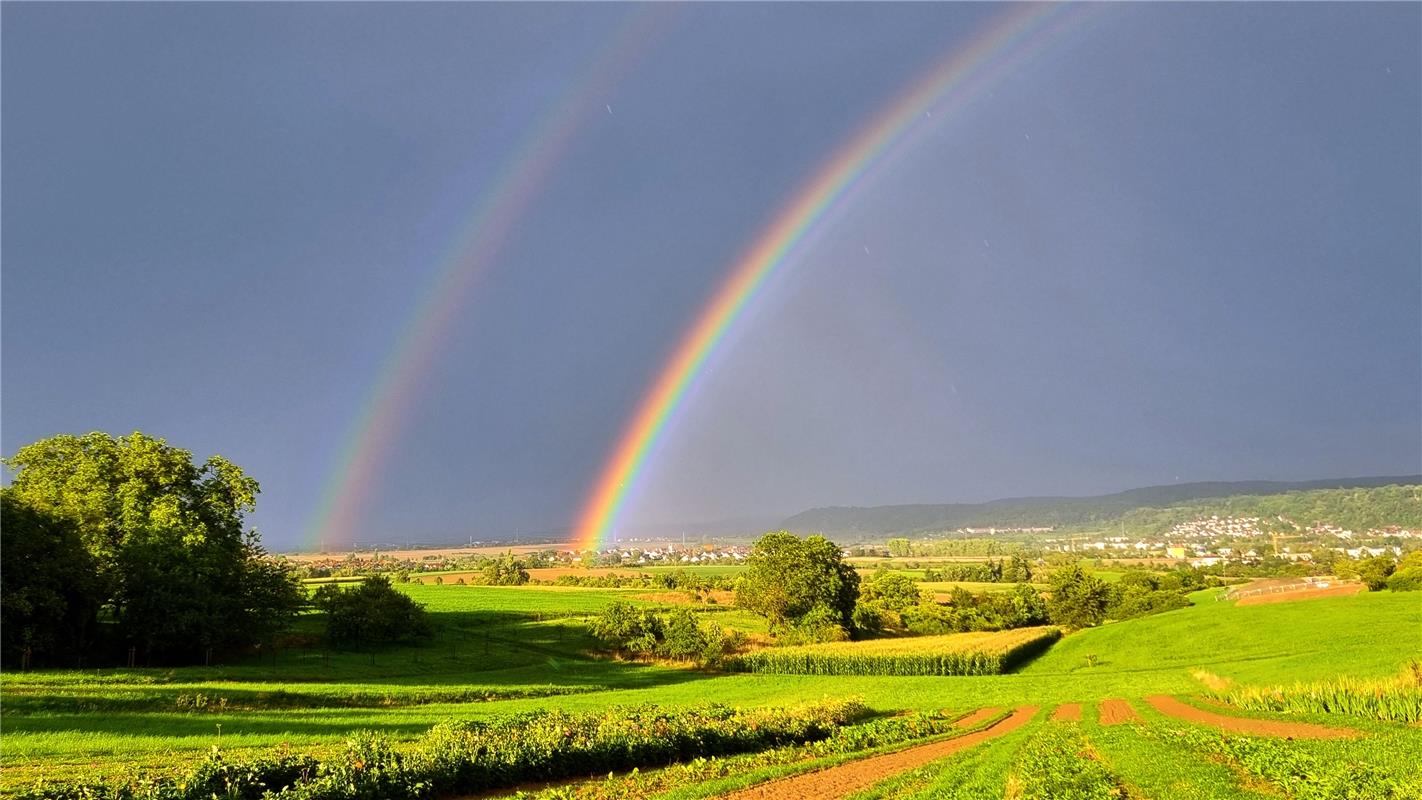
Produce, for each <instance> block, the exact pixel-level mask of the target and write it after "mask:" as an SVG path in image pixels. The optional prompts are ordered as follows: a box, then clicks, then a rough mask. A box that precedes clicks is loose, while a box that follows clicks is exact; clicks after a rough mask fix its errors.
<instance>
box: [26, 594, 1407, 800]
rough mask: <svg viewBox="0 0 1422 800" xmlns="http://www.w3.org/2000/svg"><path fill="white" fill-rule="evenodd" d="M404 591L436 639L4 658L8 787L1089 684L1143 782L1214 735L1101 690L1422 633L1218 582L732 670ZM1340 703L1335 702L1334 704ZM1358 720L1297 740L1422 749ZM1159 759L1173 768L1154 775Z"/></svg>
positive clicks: (1357, 606) (984, 774) (1307, 664)
mask: <svg viewBox="0 0 1422 800" xmlns="http://www.w3.org/2000/svg"><path fill="white" fill-rule="evenodd" d="M402 590H404V591H407V592H408V593H410V594H411V595H412V596H414V597H415V598H416V599H418V600H419V601H420V602H422V603H425V604H426V605H427V606H428V607H429V609H430V610H431V612H433V616H434V619H435V621H436V625H437V628H438V632H437V636H436V638H435V640H434V641H433V642H432V643H431V644H429V645H428V646H423V647H402V648H395V649H391V650H386V651H381V652H378V653H376V654H374V655H373V656H372V655H370V654H363V653H326V652H323V651H321V650H298V649H293V650H287V651H280V652H277V653H275V654H265V655H263V656H262V657H261V658H260V659H257V658H252V659H248V660H246V661H244V662H239V663H232V664H226V665H222V666H215V667H188V668H181V669H135V670H103V671H94V670H85V671H44V672H34V673H18V672H7V673H6V674H4V676H3V678H0V691H3V706H0V725H3V730H4V737H3V739H0V766H3V770H0V791H2V792H5V793H12V792H14V791H15V790H17V789H18V788H20V787H24V786H28V785H32V784H33V782H34V781H35V780H36V779H37V778H39V777H41V776H47V777H59V778H65V777H74V776H93V775H116V774H120V773H122V772H124V771H126V770H127V769H129V767H130V766H136V767H140V768H141V767H153V768H163V767H169V766H171V765H172V764H174V763H180V762H181V761H182V760H184V759H186V758H189V757H191V756H193V755H195V754H198V753H201V752H203V751H206V750H208V749H209V748H211V747H212V746H213V745H217V744H220V745H221V746H222V747H223V748H226V749H229V750H231V751H236V752H237V754H239V755H240V754H241V753H242V752H244V751H249V750H254V749H258V748H266V747H270V746H273V745H278V744H282V743H287V744H289V745H290V746H291V747H292V748H294V749H299V750H301V751H302V752H311V753H315V754H318V755H319V754H321V753H328V752H332V751H334V750H336V749H338V748H339V747H340V746H341V743H342V741H343V740H344V739H345V738H346V737H347V736H348V735H349V734H350V733H351V732H352V731H354V730H358V729H365V730H372V731H377V732H382V733H385V734H388V735H391V736H393V737H395V738H397V739H412V738H414V737H417V736H419V735H420V734H422V733H423V732H424V731H426V730H427V729H429V728H430V727H431V726H433V725H435V724H436V723H439V722H441V721H443V720H447V719H451V718H456V719H493V718H496V717H502V716H506V715H508V714H512V713H516V712H526V711H531V710H537V709H541V708H549V707H557V708H560V709H565V710H568V711H572V712H579V711H600V710H602V709H604V708H606V707H608V706H609V705H631V704H641V703H658V704H663V705H668V706H685V705H691V704H696V703H703V702H706V701H708V700H714V701H717V702H721V703H726V704H730V705H734V706H778V705H786V704H793V703H801V702H813V701H818V700H821V699H823V698H826V697H847V696H858V697H860V698H862V699H863V700H864V701H865V702H866V703H867V704H868V705H869V706H870V707H872V708H874V709H877V710H879V711H886V712H887V711H896V710H902V709H919V710H940V709H950V710H956V711H962V712H965V711H968V710H971V709H974V708H980V707H984V706H992V707H998V708H1012V707H1017V706H1024V705H1033V706H1040V707H1043V708H1051V707H1055V706H1056V705H1059V704H1062V703H1082V704H1084V705H1085V706H1086V707H1087V708H1088V713H1087V714H1086V718H1085V719H1084V720H1083V722H1082V723H1080V724H1081V725H1082V726H1083V729H1084V730H1085V735H1086V736H1087V739H1088V740H1089V741H1090V743H1091V746H1092V747H1093V748H1095V750H1097V751H1099V752H1100V755H1101V757H1102V758H1103V759H1104V762H1103V763H1107V762H1109V764H1110V768H1111V770H1112V773H1111V774H1113V775H1117V776H1118V777H1120V778H1122V779H1123V780H1127V781H1128V782H1130V783H1132V784H1133V785H1136V786H1140V787H1145V786H1152V787H1160V786H1168V785H1169V783H1168V782H1169V781H1170V780H1171V779H1172V776H1171V775H1169V774H1165V773H1164V772H1161V770H1160V769H1159V767H1158V766H1153V765H1156V761H1155V756H1152V755H1151V753H1152V752H1155V751H1154V750H1151V748H1156V749H1157V750H1159V751H1160V752H1172V750H1171V748H1175V749H1177V750H1178V749H1180V748H1196V750H1198V748H1200V747H1204V746H1205V745H1201V744H1199V743H1198V742H1195V743H1190V742H1184V741H1183V740H1174V739H1165V740H1162V742H1163V743H1147V744H1142V743H1141V741H1146V739H1144V738H1142V737H1135V738H1132V737H1126V736H1124V734H1121V733H1120V732H1119V731H1120V730H1121V729H1118V728H1116V727H1108V726H1100V725H1099V724H1098V723H1097V722H1095V718H1094V715H1093V713H1092V712H1091V711H1090V710H1089V709H1091V708H1092V707H1093V704H1095V703H1097V702H1099V701H1100V700H1102V699H1105V698H1126V699H1128V700H1130V701H1131V703H1132V704H1133V706H1134V707H1135V708H1137V710H1138V711H1139V712H1140V713H1141V714H1142V715H1143V716H1144V717H1145V718H1146V720H1147V721H1148V722H1151V721H1152V720H1155V722H1153V723H1152V727H1159V728H1160V729H1161V730H1165V729H1167V728H1170V727H1171V726H1172V725H1173V726H1176V727H1181V726H1184V724H1183V723H1175V722H1171V723H1169V724H1166V723H1165V722H1164V721H1161V720H1159V719H1157V718H1158V717H1159V715H1158V714H1155V713H1154V712H1153V711H1152V710H1151V709H1150V708H1148V707H1147V706H1146V705H1145V704H1144V703H1143V702H1141V698H1144V697H1147V696H1151V695H1157V694H1165V695H1176V696H1191V695H1204V694H1206V693H1207V688H1206V687H1205V686H1204V685H1203V684H1202V683H1201V682H1200V680H1199V679H1197V678H1196V677H1195V673H1197V672H1208V673H1210V674H1211V675H1213V676H1218V677H1219V678H1222V679H1227V680H1230V681H1233V682H1234V685H1236V686H1249V685H1256V686H1263V685H1270V686H1272V685H1282V684H1290V683H1293V682H1300V681H1302V682H1312V681H1328V680H1332V679H1334V678H1337V677H1338V676H1340V675H1345V674H1346V675H1350V676H1353V677H1355V678H1358V679H1371V678H1378V679H1381V678H1387V677H1391V676H1394V675H1396V674H1398V672H1399V671H1400V670H1401V669H1402V668H1403V667H1404V665H1405V664H1406V663H1407V662H1408V660H1409V659H1412V658H1416V657H1417V656H1418V651H1419V634H1422V603H1419V597H1418V596H1417V595H1408V594H1393V593H1387V592H1383V593H1364V594H1361V595H1357V596H1354V597H1339V598H1323V599H1317V600H1311V601H1306V602H1298V603H1285V604H1278V605H1263V606H1248V607H1241V606H1236V605H1234V604H1232V603H1229V602H1218V601H1214V600H1212V599H1207V598H1208V597H1209V595H1204V596H1202V597H1201V598H1199V601H1198V602H1197V604H1196V605H1193V606H1191V607H1189V608H1185V609H1180V610H1177V611H1172V612H1168V613H1165V614H1161V615H1158V616H1154V617H1146V618H1143V619H1137V620H1132V621H1128V622H1122V623H1115V624H1111V625H1107V626H1104V627H1101V628H1096V629H1091V630H1086V631H1082V632H1079V633H1074V634H1071V635H1069V636H1067V637H1065V638H1063V639H1062V640H1061V641H1060V642H1058V643H1057V644H1055V645H1054V646H1053V647H1052V648H1051V649H1049V650H1048V651H1047V652H1046V653H1045V654H1044V655H1042V656H1040V657H1039V658H1037V659H1036V660H1035V661H1033V662H1031V663H1030V664H1028V665H1027V666H1025V667H1024V668H1022V669H1021V670H1020V671H1019V672H1017V673H1014V674H1010V675H985V676H972V677H895V676H866V675H852V676H851V675H840V676H819V675H761V674H719V673H707V672H700V671H697V670H692V669H683V668H675V667H669V666H660V665H648V664H637V663H627V662H619V661H612V660H605V659H597V658H592V657H589V656H588V655H587V651H588V650H589V649H590V648H591V647H592V642H591V640H590V639H589V638H588V637H587V635H586V633H585V631H584V628H583V625H582V620H583V619H584V618H585V617H586V616H587V615H589V614H592V613H595V612H596V611H598V610H599V609H601V608H603V607H604V606H606V605H607V604H608V603H610V602H613V601H614V600H619V599H630V600H632V601H633V602H640V603H644V604H645V603H646V601H645V600H640V599H638V598H637V595H638V594H645V592H643V591H642V590H615V589H580V588H564V587H542V586H540V587H473V586H451V585H445V586H405V587H402ZM711 608H715V607H711ZM744 614H745V612H741V611H737V610H734V609H729V608H724V609H723V610H719V611H718V612H717V616H716V617H715V618H717V619H725V620H727V623H726V624H728V625H729V626H731V627H736V624H735V622H734V621H735V620H736V619H737V618H738V615H744ZM743 622H745V621H744V620H743ZM307 624H314V621H308V623H307ZM1249 713H1251V714H1260V715H1263V714H1267V712H1258V711H1250V712H1249ZM1041 716H1043V717H1044V716H1045V712H1044V713H1043V715H1041ZM1313 716H1317V715H1313ZM1313 716H1310V715H1308V714H1303V715H1297V714H1296V715H1294V718H1300V719H1305V718H1310V719H1311V718H1313ZM1329 716H1333V717H1336V716H1337V715H1323V717H1324V718H1327V717H1329ZM1347 719H1348V720H1349V721H1350V724H1353V725H1355V726H1359V727H1362V728H1363V729H1365V730H1367V731H1369V732H1373V733H1375V734H1376V735H1375V736H1373V737H1371V738H1369V739H1365V740H1361V741H1357V742H1352V743H1349V744H1338V743H1314V744H1308V745H1302V744H1300V745H1298V748H1299V751H1300V752H1301V753H1307V754H1311V755H1309V756H1308V757H1309V758H1313V759H1314V760H1315V761H1318V763H1320V764H1323V763H1333V761H1336V760H1337V759H1342V758H1349V757H1352V758H1357V757H1363V756H1359V755H1358V754H1359V753H1363V754H1364V755H1366V753H1367V752H1370V751H1367V750H1366V748H1367V747H1370V746H1372V745H1369V744H1368V742H1374V743H1381V744H1378V745H1377V746H1380V747H1381V746H1385V747H1386V748H1388V749H1389V752H1395V753H1403V754H1411V753H1414V752H1416V753H1417V754H1418V755H1419V759H1422V745H1419V740H1422V734H1419V733H1418V731H1417V729H1416V728H1407V727H1404V726H1388V725H1385V724H1383V723H1378V722H1372V721H1368V720H1362V721H1356V720H1354V719H1353V718H1351V717H1349V718H1347ZM1157 722H1158V723H1159V724H1158V725H1157V724H1155V723H1157ZM1034 735H1035V734H1034ZM1030 738H1031V737H1025V738H1024V736H1018V735H1017V734H1013V735H1012V736H1009V737H1003V739H1002V740H1001V742H998V743H995V744H993V745H992V746H991V748H990V749H989V750H985V751H981V752H979V751H974V753H973V754H967V755H965V756H964V757H963V760H962V761H961V762H954V763H953V764H950V765H947V766H945V767H944V769H945V770H948V772H947V773H945V772H943V771H941V770H937V771H935V770H930V771H929V772H930V773H931V774H929V773H925V774H924V776H923V779H922V781H921V782H920V784H921V785H918V788H919V789H922V790H923V791H925V792H926V791H929V790H930V789H931V788H932V787H933V786H935V785H938V784H941V783H943V782H944V781H947V782H948V783H953V782H954V781H958V780H959V779H958V778H954V777H952V776H953V775H960V774H961V776H963V777H962V780H963V781H967V780H969V778H970V777H972V776H977V777H975V778H972V780H976V781H982V780H986V781H988V782H989V783H991V782H993V781H997V780H999V779H1000V778H1002V777H1003V776H1004V775H1006V774H1007V773H1009V772H1011V770H1012V769H1015V768H1018V767H1016V766H1014V764H1016V762H1015V761H1014V760H1013V759H1014V758H1016V756H1015V755H1010V754H1004V752H1005V751H1007V750H1009V749H1010V746H1011V743H1012V742H1016V741H1026V740H1030ZM1137 739H1140V740H1141V741H1137ZM1152 741H1153V740H1152ZM999 748H1000V749H999ZM1349 748H1352V749H1351V750H1350V749H1349ZM1359 748H1364V749H1363V750H1359ZM1192 752H1194V751H1192ZM1350 754H1351V755H1350ZM1202 758H1203V756H1202ZM1330 759H1332V760H1330ZM1205 760H1208V759H1207V758H1206V759H1205ZM1019 766H1020V765H1019ZM949 767H951V769H949ZM1152 769H1154V770H1156V771H1157V772H1159V773H1160V774H1158V775H1156V776H1155V777H1152V775H1151V770H1152ZM1320 769H1322V767H1320ZM950 773H951V774H950ZM1222 774H1223V773H1221V772H1220V771H1219V770H1211V769H1209V768H1206V767H1201V768H1200V769H1198V770H1196V771H1195V772H1193V773H1191V777H1190V778H1189V780H1190V781H1193V782H1194V783H1192V785H1194V786H1197V788H1198V787H1205V788H1199V789H1198V791H1197V792H1196V793H1195V794H1186V793H1178V794H1176V795H1169V794H1161V793H1160V792H1161V791H1163V790H1159V789H1157V790H1156V791H1155V792H1153V793H1147V794H1146V795H1144V796H1151V797H1165V796H1180V797H1191V796H1200V797H1205V796H1225V797H1236V796H1237V797H1246V796H1251V795H1248V794H1241V793H1238V792H1236V793H1234V794H1220V793H1214V794H1211V793H1210V791H1209V789H1208V787H1209V786H1211V785H1214V784H1215V783H1218V782H1219V781H1220V780H1223V778H1222V777H1221V776H1222ZM1234 774H1235V773H1230V775H1234ZM944 775H947V777H944ZM1230 779H1231V780H1233V779H1234V778H1230ZM1260 780H1262V781H1265V782H1266V783H1267V780H1265V779H1264V778H1261V779H1260ZM960 782H961V781H960ZM954 785H957V784H954ZM905 791H907V789H905ZM1180 791H1181V792H1183V790H1180ZM1191 791H1195V790H1194V789H1192V790H1191ZM1241 791H1242V790H1241ZM895 796H899V795H895ZM902 796H910V795H908V794H904V795H902ZM965 796H967V795H965ZM1285 796H1288V795H1287V792H1285ZM1399 796H1402V795H1399Z"/></svg>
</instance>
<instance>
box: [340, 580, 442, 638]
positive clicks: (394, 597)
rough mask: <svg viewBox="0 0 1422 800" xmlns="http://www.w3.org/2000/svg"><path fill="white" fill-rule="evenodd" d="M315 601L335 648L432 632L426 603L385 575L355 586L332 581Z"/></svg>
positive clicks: (418, 636) (420, 636) (421, 635)
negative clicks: (419, 601)
mask: <svg viewBox="0 0 1422 800" xmlns="http://www.w3.org/2000/svg"><path fill="white" fill-rule="evenodd" d="M312 602H313V604H314V605H315V606H316V607H317V608H319V609H320V610H322V611H324V612H326V640H327V641H328V642H330V643H331V645H332V646H335V647H352V648H361V647H370V646H376V645H385V644H394V643H396V642H407V641H412V640H416V639H420V638H423V637H426V636H429V634H430V630H431V628H430V621H429V616H428V615H427V614H426V613H425V609H424V606H422V605H420V604H419V603H416V602H415V601H414V600H413V599H411V598H410V596H409V595H406V594H404V593H403V592H401V591H400V590H398V589H396V588H395V587H393V586H391V585H390V579H389V578H386V577H383V576H377V577H373V578H367V579H366V580H365V581H364V582H363V583H361V584H360V585H359V586H356V587H354V588H351V589H342V588H341V587H340V586H339V585H338V584H334V583H328V584H326V585H324V586H322V587H321V588H320V589H318V590H317V591H316V595H315V597H313V598H312Z"/></svg>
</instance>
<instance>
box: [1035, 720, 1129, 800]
mask: <svg viewBox="0 0 1422 800" xmlns="http://www.w3.org/2000/svg"><path fill="white" fill-rule="evenodd" d="M1007 783H1008V785H1009V786H1010V787H1013V789H1014V791H1012V792H1011V794H1012V795H1013V796H1014V797H1018V798H1021V800H1061V799H1062V798H1078V799H1079V800H1111V799H1112V798H1121V797H1126V796H1127V794H1126V788H1125V785H1124V784H1123V783H1122V782H1121V780H1120V779H1119V778H1118V777H1116V775H1115V774H1113V773H1112V772H1111V770H1110V769H1108V768H1107V766H1106V765H1105V764H1104V763H1103V762H1102V760H1101V758H1100V757H1099V756H1098V755H1097V753H1096V751H1095V750H1093V749H1092V747H1091V745H1090V744H1089V743H1088V742H1087V741H1086V739H1085V737H1083V736H1082V734H1081V730H1080V729H1079V728H1078V727H1077V726H1076V725H1072V724H1069V723H1064V722H1049V723H1047V724H1046V725H1045V726H1043V728H1042V729H1041V730H1040V731H1039V732H1038V733H1037V734H1036V735H1034V736H1033V737H1032V738H1031V740H1029V741H1028V742H1027V744H1026V745H1025V746H1023V748H1022V750H1021V751H1020V752H1019V753H1018V756H1017V760H1016V762H1015V763H1014V764H1013V766H1012V772H1011V773H1010V774H1009V775H1008V778H1007Z"/></svg>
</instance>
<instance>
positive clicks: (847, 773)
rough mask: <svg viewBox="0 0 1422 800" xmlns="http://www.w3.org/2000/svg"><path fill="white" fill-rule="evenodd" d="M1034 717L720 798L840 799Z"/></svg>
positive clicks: (1027, 710)
mask: <svg viewBox="0 0 1422 800" xmlns="http://www.w3.org/2000/svg"><path fill="white" fill-rule="evenodd" d="M1036 713H1037V708H1036V707H1035V706H1023V707H1022V708H1019V709H1017V710H1016V711H1013V712H1012V716H1010V717H1008V718H1007V719H1005V720H1003V721H1001V722H999V723H997V724H996V725H994V726H992V727H991V728H988V729H987V730H981V731H977V732H976V733H969V734H965V735H963V736H959V737H957V738H956V739H949V740H947V741H943V742H935V743H933V744H926V745H923V746H921V747H911V748H909V749H907V750H900V751H898V752H897V753H886V754H884V755H881V756H873V757H871V758H865V759H861V760H859V761H852V762H850V763H848V764H842V765H840V766H838V767H830V768H829V769H823V770H820V771H819V772H810V773H806V774H804V775H796V776H795V777H793V778H785V779H783V780H778V781H770V782H769V783H763V784H761V785H759V786H752V787H750V788H749V789H742V790H740V791H738V792H735V793H733V794H728V795H723V796H722V797H723V800H767V799H768V800H830V798H838V797H844V796H846V795H850V794H853V793H855V792H857V791H860V790H862V789H866V788H868V787H870V786H873V785H874V784H876V783H878V782H879V781H882V780H884V779H885V778H888V777H891V776H893V775H897V774H898V773H900V772H903V771H904V770H909V769H913V768H915V767H921V766H923V765H924V764H927V763H928V762H930V761H937V760H938V759H940V758H943V757H945V756H949V755H952V754H953V753H956V752H958V751H960V750H964V749H967V748H969V747H972V746H973V745H976V744H979V743H981V742H985V741H987V740H989V739H996V738H997V737H999V736H1002V735H1003V734H1005V733H1010V732H1011V731H1014V730H1016V729H1018V728H1020V727H1022V726H1023V725H1026V724H1027V723H1028V722H1030V721H1031V720H1032V717H1033V716H1035V715H1036Z"/></svg>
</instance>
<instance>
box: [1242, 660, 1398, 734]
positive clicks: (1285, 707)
mask: <svg viewBox="0 0 1422 800" xmlns="http://www.w3.org/2000/svg"><path fill="white" fill-rule="evenodd" d="M1216 696H1217V697H1219V698H1220V699H1221V700H1223V701H1225V702H1226V703H1229V704H1230V705H1233V706H1237V707H1239V708H1246V709H1250V710H1252V711H1275V712H1283V713H1286V714H1347V715H1349V716H1354V717H1365V718H1368V719H1376V720H1381V721H1383V722H1422V663H1420V662H1415V661H1414V662H1413V664H1412V666H1411V667H1410V668H1409V669H1408V671H1407V672H1405V673H1404V674H1403V675H1401V676H1399V677H1397V678H1389V679H1384V680H1371V681H1370V680H1361V679H1358V678H1347V677H1345V678H1339V679H1336V680H1331V681H1323V682H1319V683H1295V684H1293V685H1290V686H1269V687H1240V688H1236V689H1230V690H1227V691H1222V692H1217V693H1216Z"/></svg>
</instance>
